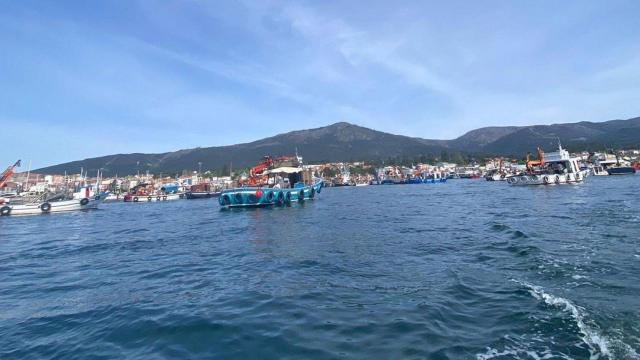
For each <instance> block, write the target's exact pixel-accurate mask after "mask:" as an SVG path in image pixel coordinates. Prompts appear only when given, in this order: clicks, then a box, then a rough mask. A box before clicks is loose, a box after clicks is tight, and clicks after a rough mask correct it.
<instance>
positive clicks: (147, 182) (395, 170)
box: [0, 149, 640, 201]
mask: <svg viewBox="0 0 640 360" xmlns="http://www.w3.org/2000/svg"><path fill="white" fill-rule="evenodd" d="M571 156H572V157H573V158H576V159H578V160H579V167H580V168H581V169H582V170H587V171H589V172H590V173H591V174H593V175H609V173H608V172H607V169H612V168H620V167H624V168H631V169H634V172H635V170H639V169H640V165H639V164H640V150H635V149H634V150H622V151H618V152H615V153H605V152H596V153H593V152H587V151H584V152H579V153H573V154H571ZM302 166H303V167H304V169H305V170H306V171H308V172H310V173H311V174H312V176H314V177H316V178H320V179H322V182H323V185H324V186H325V187H334V186H336V187H337V186H365V185H379V184H385V183H386V184H392V183H393V184H400V183H411V181H412V179H422V181H425V180H431V181H441V180H444V179H486V180H489V181H499V180H505V179H507V178H508V177H510V176H512V175H516V174H520V173H523V172H525V171H526V170H527V160H524V159H514V158H505V157H490V158H485V159H482V160H481V161H475V160H471V161H468V162H467V163H465V164H460V163H453V162H444V161H434V162H433V163H429V164H427V163H406V162H405V163H393V164H385V163H384V161H379V162H372V163H368V162H363V161H358V162H334V163H323V164H305V165H302ZM198 167H199V166H198V164H194V168H198ZM200 167H201V164H200ZM16 170H17V168H16V169H14V171H12V172H11V174H9V176H6V178H5V179H2V180H3V184H2V189H1V191H0V198H2V197H4V198H6V199H8V198H11V197H12V196H15V195H18V194H22V195H23V196H24V195H25V194H29V195H41V194H45V193H57V192H59V191H60V190H61V189H69V188H72V189H75V190H76V191H77V190H78V189H79V188H81V187H82V186H86V184H94V185H93V187H94V188H92V193H93V192H95V193H100V192H108V193H109V194H110V195H109V199H108V200H114V199H116V200H121V199H123V198H124V199H125V201H126V198H125V196H126V194H139V195H141V196H147V197H151V196H154V199H155V196H157V195H159V194H160V195H165V199H166V195H167V194H185V193H194V194H196V193H206V194H213V193H216V192H219V191H221V190H224V189H231V188H235V187H242V186H246V185H247V181H248V179H250V178H251V175H252V171H253V169H236V171H235V172H229V173H228V174H220V172H216V171H213V170H202V169H199V170H193V171H188V170H184V171H182V173H181V174H175V175H174V176H162V175H158V174H153V173H150V172H148V171H144V172H141V171H138V172H137V173H136V174H133V175H126V176H113V177H103V176H102V174H101V173H100V171H99V170H98V171H94V172H93V173H92V172H91V171H85V169H82V168H80V169H78V173H77V174H65V175H51V174H40V173H35V172H32V171H29V170H27V171H22V172H17V171H16ZM609 172H610V171H609ZM96 185H97V188H95V187H96ZM132 199H133V197H132ZM130 200H131V199H130Z"/></svg>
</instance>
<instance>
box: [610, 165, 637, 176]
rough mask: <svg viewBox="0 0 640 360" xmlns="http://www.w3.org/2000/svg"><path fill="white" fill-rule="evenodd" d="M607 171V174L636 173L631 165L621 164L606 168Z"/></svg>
mask: <svg viewBox="0 0 640 360" xmlns="http://www.w3.org/2000/svg"><path fill="white" fill-rule="evenodd" d="M607 172H608V173H609V175H633V174H635V173H636V169H634V168H632V167H631V166H621V167H612V168H608V169H607Z"/></svg>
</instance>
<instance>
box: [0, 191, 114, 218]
mask: <svg viewBox="0 0 640 360" xmlns="http://www.w3.org/2000/svg"><path fill="white" fill-rule="evenodd" d="M106 197H107V194H106V193H103V194H98V195H95V196H92V197H89V198H86V197H85V198H81V199H72V200H60V201H51V202H49V201H43V202H35V203H31V204H11V203H7V204H4V205H2V207H0V216H9V215H42V214H49V213H57V212H65V211H78V210H91V209H96V208H97V207H98V205H100V203H102V202H103V201H104V199H105V198H106Z"/></svg>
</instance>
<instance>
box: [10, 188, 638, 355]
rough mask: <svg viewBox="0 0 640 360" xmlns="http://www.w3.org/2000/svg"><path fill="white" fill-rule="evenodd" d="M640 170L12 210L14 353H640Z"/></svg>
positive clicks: (12, 333) (12, 324)
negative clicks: (551, 182) (282, 197)
mask: <svg viewBox="0 0 640 360" xmlns="http://www.w3.org/2000/svg"><path fill="white" fill-rule="evenodd" d="M639 189H640V176H635V177H619V178H614V177H609V178H595V177H591V178H589V179H588V181H587V182H586V183H585V184H581V185H577V186H550V187H533V188H526V187H509V186H508V185H507V184H505V183H502V182H495V183H493V182H486V181H484V180H452V181H449V182H448V183H446V184H435V185H404V186H369V187H358V188H335V189H330V188H328V189H324V190H323V192H322V193H321V194H320V195H319V196H318V197H317V199H316V200H314V201H307V202H306V203H305V204H304V205H298V204H295V205H293V206H291V207H288V208H275V209H254V210H241V211H220V209H219V207H218V204H217V202H216V201H215V200H189V201H187V200H184V201H175V202H166V203H150V204H144V203H139V204H131V203H126V204H125V203H118V204H104V205H103V206H101V209H100V210H97V211H92V212H79V213H69V214H52V215H49V216H36V217H10V218H1V219H0V358H2V359H11V358H28V357H30V358H38V359H39V358H64V359H69V358H87V357H102V358H122V357H127V358H156V357H170V358H196V357H206V358H237V359H281V358H290V359H300V358H314V359H329V358H342V357H344V358H356V359H372V358H377V359H399V358H432V359H445V358H451V359H476V358H477V359H488V358H503V359H511V358H523V359H527V358H567V359H569V358H575V359H587V358H590V357H591V358H601V359H608V358H611V359H637V358H638V354H637V353H638V352H640V280H639V279H640V243H639V241H638V238H639V237H640V198H639V197H638V190H639Z"/></svg>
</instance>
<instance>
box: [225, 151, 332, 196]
mask: <svg viewBox="0 0 640 360" xmlns="http://www.w3.org/2000/svg"><path fill="white" fill-rule="evenodd" d="M286 165H290V166H286ZM291 184H292V185H291ZM322 187H323V181H322V179H320V178H316V177H313V176H312V174H311V171H310V170H305V169H304V168H303V167H302V158H300V157H299V156H297V155H296V156H295V158H294V157H279V158H273V157H270V156H265V158H264V159H263V160H262V161H261V162H260V163H258V165H256V166H254V167H253V168H252V169H251V170H250V175H249V178H248V179H246V180H245V181H243V182H242V183H241V186H240V187H237V188H234V189H228V190H223V191H222V193H221V194H220V197H219V198H218V202H219V203H220V206H222V207H223V208H241V207H266V206H274V205H287V204H291V203H294V202H304V201H307V200H312V199H314V198H315V196H316V194H320V192H321V191H322Z"/></svg>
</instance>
